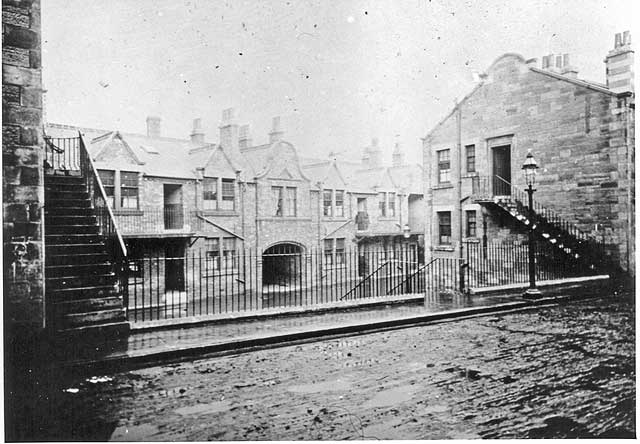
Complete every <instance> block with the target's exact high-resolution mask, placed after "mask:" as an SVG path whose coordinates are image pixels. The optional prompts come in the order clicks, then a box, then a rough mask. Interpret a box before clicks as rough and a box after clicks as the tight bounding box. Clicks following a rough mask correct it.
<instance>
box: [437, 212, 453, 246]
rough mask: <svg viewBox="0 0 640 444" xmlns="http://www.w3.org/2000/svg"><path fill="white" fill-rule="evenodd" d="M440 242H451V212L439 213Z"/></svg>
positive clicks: (443, 243) (447, 243)
mask: <svg viewBox="0 0 640 444" xmlns="http://www.w3.org/2000/svg"><path fill="white" fill-rule="evenodd" d="M438 242H439V244H440V245H450V244H451V212H450V211H441V212H439V213H438Z"/></svg>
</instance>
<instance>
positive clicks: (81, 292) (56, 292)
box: [46, 283, 118, 303]
mask: <svg viewBox="0 0 640 444" xmlns="http://www.w3.org/2000/svg"><path fill="white" fill-rule="evenodd" d="M46 292H47V297H48V298H49V300H50V301H52V302H53V303H58V302H64V301H75V300H79V299H95V298H102V297H114V296H117V295H118V286H117V285H116V284H115V283H114V284H110V285H93V286H86V287H76V288H56V289H52V288H47V290H46Z"/></svg>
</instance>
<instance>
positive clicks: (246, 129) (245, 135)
mask: <svg viewBox="0 0 640 444" xmlns="http://www.w3.org/2000/svg"><path fill="white" fill-rule="evenodd" d="M251 142H252V141H251V127H250V126H249V125H242V126H241V127H240V138H239V139H238V145H239V147H240V148H248V147H250V146H251Z"/></svg>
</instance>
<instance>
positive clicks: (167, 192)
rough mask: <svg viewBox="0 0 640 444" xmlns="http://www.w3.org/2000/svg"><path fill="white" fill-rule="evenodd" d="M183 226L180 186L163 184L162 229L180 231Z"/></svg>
mask: <svg viewBox="0 0 640 444" xmlns="http://www.w3.org/2000/svg"><path fill="white" fill-rule="evenodd" d="M183 224H184V215H183V211H182V185H174V184H164V229H165V230H177V229H181V228H182V227H183Z"/></svg>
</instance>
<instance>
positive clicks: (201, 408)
mask: <svg viewBox="0 0 640 444" xmlns="http://www.w3.org/2000/svg"><path fill="white" fill-rule="evenodd" d="M230 408H231V404H230V403H229V401H215V402H210V403H208V404H200V403H198V404H195V405H188V406H186V407H180V408H179V409H175V412H176V413H177V414H178V415H182V416H191V415H200V414H211V413H222V412H226V411H227V410H229V409H230Z"/></svg>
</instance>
